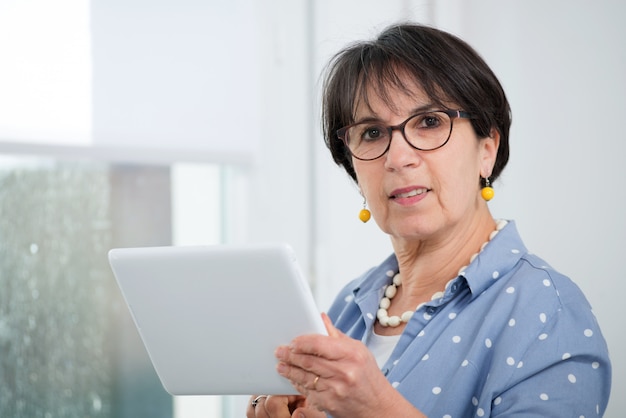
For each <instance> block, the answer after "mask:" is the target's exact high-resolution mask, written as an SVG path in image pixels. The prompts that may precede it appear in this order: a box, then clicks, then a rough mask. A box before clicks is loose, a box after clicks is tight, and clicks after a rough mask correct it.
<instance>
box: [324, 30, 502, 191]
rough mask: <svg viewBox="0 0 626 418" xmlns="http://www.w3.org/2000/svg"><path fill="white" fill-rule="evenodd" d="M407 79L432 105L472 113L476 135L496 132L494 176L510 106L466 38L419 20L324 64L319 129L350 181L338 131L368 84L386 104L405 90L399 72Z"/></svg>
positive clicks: (363, 96)
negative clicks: (453, 106) (391, 93)
mask: <svg viewBox="0 0 626 418" xmlns="http://www.w3.org/2000/svg"><path fill="white" fill-rule="evenodd" d="M404 75H408V76H409V77H412V78H413V80H414V82H415V83H416V84H417V85H418V86H420V87H422V89H423V90H424V92H425V93H426V95H428V96H429V98H430V99H431V100H432V101H433V103H435V104H437V105H441V106H442V107H445V103H450V102H454V103H455V104H457V105H458V106H460V108H461V109H462V110H464V111H466V112H469V113H470V114H471V115H472V119H471V123H472V126H473V128H474V131H475V132H476V134H477V136H478V137H479V138H485V137H487V136H489V135H490V133H491V130H492V129H496V130H497V131H498V133H499V134H500V146H499V148H498V154H497V157H496V162H495V165H494V167H493V171H492V173H491V177H490V179H491V180H495V179H496V178H497V177H498V176H499V175H500V173H501V172H502V170H503V169H504V167H505V166H506V164H507V162H508V159H509V129H510V126H511V109H510V106H509V103H508V101H507V98H506V95H505V93H504V90H503V88H502V86H501V84H500V82H499V81H498V79H497V77H496V76H495V74H494V73H493V71H492V70H491V69H490V68H489V66H488V65H487V64H486V63H485V61H484V60H483V59H482V58H481V57H480V55H479V54H478V53H477V52H476V51H475V50H474V49H473V48H472V47H471V46H469V45H468V44H467V43H466V42H464V41H463V40H461V39H459V38H458V37H456V36H454V35H452V34H449V33H447V32H444V31H441V30H438V29H435V28H432V27H428V26H424V25H419V24H398V25H393V26H390V27H388V28H387V29H385V30H384V31H383V32H382V33H381V34H380V35H379V36H378V38H376V39H375V40H373V41H364V42H358V43H355V44H352V45H349V46H348V47H346V48H345V49H343V50H341V51H340V52H338V53H337V54H336V55H335V56H334V57H333V58H332V59H331V60H330V62H329V64H328V67H327V72H326V77H325V80H324V84H323V98H322V100H323V103H322V130H323V134H324V141H325V142H326V146H327V147H328V148H329V149H330V152H331V154H332V156H333V159H334V161H335V163H337V164H338V165H340V166H342V167H343V168H344V169H345V170H346V172H347V173H348V174H349V175H350V177H352V179H354V180H355V181H357V179H356V173H355V171H354V168H353V167H352V157H351V155H350V152H349V151H348V150H347V149H346V147H345V145H344V143H343V141H342V140H340V139H339V138H338V137H337V130H338V129H340V128H342V127H344V126H347V125H349V124H351V123H353V122H354V112H355V109H356V104H357V102H358V101H361V100H363V101H364V102H365V103H366V104H367V103H368V99H367V89H368V88H373V89H374V90H375V91H376V93H377V94H378V95H379V96H380V97H381V98H382V99H383V100H384V101H385V102H387V103H389V104H390V103H391V100H390V97H389V89H390V88H399V89H401V90H404V91H406V92H407V93H410V91H409V89H408V87H407V86H405V85H404V83H403V82H402V76H404Z"/></svg>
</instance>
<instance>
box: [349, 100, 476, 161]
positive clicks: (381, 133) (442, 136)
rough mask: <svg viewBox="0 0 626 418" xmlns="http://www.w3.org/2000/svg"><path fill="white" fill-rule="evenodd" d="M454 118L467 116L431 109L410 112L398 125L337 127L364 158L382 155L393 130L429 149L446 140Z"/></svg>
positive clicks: (357, 155) (375, 123)
mask: <svg viewBox="0 0 626 418" xmlns="http://www.w3.org/2000/svg"><path fill="white" fill-rule="evenodd" d="M455 118H464V119H470V118H471V115H470V114H469V113H467V112H464V111H462V110H432V111H429V112H422V113H417V114H415V115H412V116H411V117H409V118H408V119H407V120H405V121H404V122H402V123H401V124H399V125H395V126H387V125H383V124H382V123H380V122H379V121H375V120H374V121H365V122H358V123H354V124H352V125H348V126H346V127H343V128H341V129H339V130H338V131H337V136H338V137H339V139H341V140H342V141H343V142H344V143H345V144H346V147H348V150H350V153H351V154H352V155H353V156H354V158H358V159H359V160H363V161H371V160H375V159H377V158H379V157H382V156H383V155H384V154H385V153H386V152H387V151H388V150H389V147H390V146H391V136H392V135H393V131H395V130H398V131H400V132H401V133H402V136H403V137H404V139H405V141H406V142H407V143H408V144H409V145H411V146H412V147H413V148H415V149H417V150H421V151H432V150H436V149H437V148H441V147H443V146H444V145H446V144H447V143H448V141H449V140H450V136H451V135H452V125H453V121H454V119H455Z"/></svg>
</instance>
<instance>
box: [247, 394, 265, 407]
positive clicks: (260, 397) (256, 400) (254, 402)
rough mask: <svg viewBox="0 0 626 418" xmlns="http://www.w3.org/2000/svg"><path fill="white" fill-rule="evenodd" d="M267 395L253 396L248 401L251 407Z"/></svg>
mask: <svg viewBox="0 0 626 418" xmlns="http://www.w3.org/2000/svg"><path fill="white" fill-rule="evenodd" d="M267 396H268V395H259V396H257V397H256V398H254V399H253V400H252V402H250V405H251V406H252V409H254V408H256V406H257V405H258V404H259V402H260V401H261V399H264V398H267Z"/></svg>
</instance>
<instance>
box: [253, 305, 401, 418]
mask: <svg viewBox="0 0 626 418" xmlns="http://www.w3.org/2000/svg"><path fill="white" fill-rule="evenodd" d="M322 317H323V320H324V323H325V324H326V329H327V330H328V336H323V335H304V336H300V337H297V338H295V339H294V340H293V341H292V342H291V344H290V345H289V346H281V347H278V349H277V350H276V357H277V358H278V360H279V363H278V365H277V370H278V373H280V374H281V375H282V376H284V377H286V378H287V379H289V380H290V381H291V383H292V384H293V385H294V387H295V388H296V389H297V390H298V392H300V393H301V394H302V395H304V396H306V409H302V408H299V409H296V410H295V411H294V412H296V413H295V414H294V415H293V416H294V417H300V415H297V413H300V412H302V413H303V414H304V417H306V418H309V417H311V416H313V415H310V414H311V412H312V409H311V408H315V409H317V410H320V411H325V412H328V413H329V414H331V415H333V416H334V417H370V416H372V417H381V416H385V413H380V412H377V408H385V407H386V406H389V405H388V402H391V401H392V399H394V398H397V397H399V398H400V399H402V397H401V396H400V395H399V394H398V393H397V391H396V390H395V389H393V388H392V387H391V385H390V384H389V382H387V379H386V378H385V377H384V376H383V374H382V373H381V371H380V369H379V368H378V365H377V364H376V360H375V359H374V357H373V355H372V354H371V353H370V352H369V350H368V349H367V347H366V346H365V345H364V344H362V343H361V342H360V341H357V340H354V339H352V338H350V337H348V336H346V335H345V334H343V333H341V332H340V331H339V330H338V329H336V328H335V327H334V326H333V325H332V323H331V321H330V319H329V318H328V316H326V315H325V314H323V315H322ZM385 400H386V401H388V402H385ZM257 416H258V415H257ZM285 416H288V415H285ZM315 416H318V415H317V414H316V415H315ZM321 416H324V415H321ZM277 417H278V415H277Z"/></svg>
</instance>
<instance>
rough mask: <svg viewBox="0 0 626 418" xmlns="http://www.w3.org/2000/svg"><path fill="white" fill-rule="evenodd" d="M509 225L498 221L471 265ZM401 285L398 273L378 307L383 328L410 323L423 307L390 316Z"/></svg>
mask: <svg viewBox="0 0 626 418" xmlns="http://www.w3.org/2000/svg"><path fill="white" fill-rule="evenodd" d="M507 223H508V221H506V220H504V219H498V220H497V221H496V229H495V230H494V231H493V232H492V233H491V234H489V239H488V240H487V241H486V242H484V243H483V245H481V246H480V250H479V251H478V252H477V253H476V254H474V255H472V256H471V257H470V263H471V262H472V261H474V259H475V258H476V257H478V254H480V253H481V252H482V250H483V249H484V248H485V247H486V246H487V244H488V243H489V242H490V241H491V240H492V239H493V238H494V237H495V236H496V235H497V234H498V232H500V230H502V228H504V227H505V226H506V224H507ZM466 268H467V266H463V267H461V269H460V270H459V274H461V272H463V271H464V270H465V269H466ZM453 280H454V279H453ZM451 281H452V280H451ZM449 283H450V282H448V284H449ZM401 284H402V277H401V276H400V273H396V274H395V275H394V276H393V279H392V281H391V283H390V284H389V285H387V286H386V287H385V292H384V295H383V298H382V299H381V300H380V304H379V305H378V312H376V318H377V319H378V323H379V324H380V325H382V326H383V327H397V326H399V325H400V324H402V323H405V322H409V320H410V319H411V317H412V316H413V313H414V312H415V311H416V310H417V309H419V307H420V306H421V304H420V305H419V306H417V307H416V308H415V311H406V312H404V313H403V314H402V315H400V316H397V315H393V316H389V312H388V309H389V307H390V306H391V300H392V299H393V297H394V296H395V295H396V293H398V287H400V285H401ZM447 287H448V285H447V284H446V288H447ZM443 294H444V293H443V292H437V293H435V294H434V295H433V296H432V297H431V298H430V300H435V299H439V298H441V297H442V296H443Z"/></svg>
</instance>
